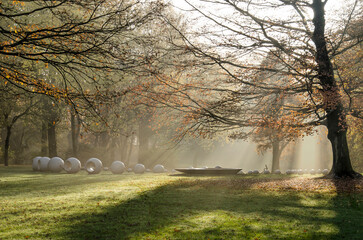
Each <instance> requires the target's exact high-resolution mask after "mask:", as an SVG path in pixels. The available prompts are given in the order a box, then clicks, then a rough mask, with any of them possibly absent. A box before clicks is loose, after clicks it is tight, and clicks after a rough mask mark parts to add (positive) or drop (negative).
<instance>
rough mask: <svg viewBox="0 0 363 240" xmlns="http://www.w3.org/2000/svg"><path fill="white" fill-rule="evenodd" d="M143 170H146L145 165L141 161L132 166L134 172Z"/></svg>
mask: <svg viewBox="0 0 363 240" xmlns="http://www.w3.org/2000/svg"><path fill="white" fill-rule="evenodd" d="M145 170H146V169H145V166H144V165H143V164H141V163H138V164H136V165H135V166H134V173H138V174H141V173H144V172H145Z"/></svg>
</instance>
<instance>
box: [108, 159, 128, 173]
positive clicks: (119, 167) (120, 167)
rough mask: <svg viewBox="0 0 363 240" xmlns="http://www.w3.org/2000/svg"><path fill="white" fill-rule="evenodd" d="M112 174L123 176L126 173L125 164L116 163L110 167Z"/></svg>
mask: <svg viewBox="0 0 363 240" xmlns="http://www.w3.org/2000/svg"><path fill="white" fill-rule="evenodd" d="M110 169H111V172H112V173H113V174H121V173H123V172H124V171H125V169H126V167H125V164H124V163H123V162H121V161H114V162H113V163H112V164H111V166H110Z"/></svg>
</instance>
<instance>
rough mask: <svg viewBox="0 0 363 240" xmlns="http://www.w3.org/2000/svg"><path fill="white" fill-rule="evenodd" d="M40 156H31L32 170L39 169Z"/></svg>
mask: <svg viewBox="0 0 363 240" xmlns="http://www.w3.org/2000/svg"><path fill="white" fill-rule="evenodd" d="M41 158H42V157H35V158H33V165H32V167H33V171H39V159H41Z"/></svg>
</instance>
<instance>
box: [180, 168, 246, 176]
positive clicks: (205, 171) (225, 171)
mask: <svg viewBox="0 0 363 240" xmlns="http://www.w3.org/2000/svg"><path fill="white" fill-rule="evenodd" d="M175 170H177V171H179V172H182V173H186V174H199V175H233V174H237V173H238V172H239V171H241V170H242V169H241V168H176V169H175Z"/></svg>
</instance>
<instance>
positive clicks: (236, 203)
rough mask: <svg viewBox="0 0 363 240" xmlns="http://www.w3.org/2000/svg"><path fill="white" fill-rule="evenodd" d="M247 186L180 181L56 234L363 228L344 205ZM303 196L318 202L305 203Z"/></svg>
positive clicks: (302, 234)
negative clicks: (351, 226)
mask: <svg viewBox="0 0 363 240" xmlns="http://www.w3.org/2000/svg"><path fill="white" fill-rule="evenodd" d="M267 181H268V180H267ZM274 181H276V179H274ZM246 182H247V183H243V184H240V185H238V184H233V183H234V182H233V179H232V180H231V179H227V180H226V181H224V180H223V179H219V180H218V179H217V180H210V179H203V178H202V179H197V180H188V179H184V180H179V181H176V182H174V183H171V184H167V185H163V186H161V187H158V188H156V189H153V190H151V191H146V192H143V193H142V194H139V195H138V197H136V198H132V199H129V200H127V201H123V202H120V203H116V204H114V205H112V206H107V207H102V206H101V205H100V206H98V207H97V208H96V209H95V211H94V212H87V213H83V214H79V215H72V216H71V217H69V218H68V219H65V221H64V222H65V223H68V224H69V225H67V224H66V225H65V226H64V228H61V229H62V231H60V232H54V233H53V234H55V235H57V236H61V237H62V238H64V239H208V238H209V239H256V238H257V239H259V238H261V239H342V238H343V237H345V238H347V239H359V238H358V237H359V236H360V235H359V233H356V232H354V233H352V232H346V231H342V229H344V228H345V227H347V226H348V225H353V226H354V225H356V226H360V225H361V224H362V223H361V220H362V219H360V217H357V218H350V222H348V221H346V220H348V219H346V215H341V214H342V212H343V211H344V210H345V206H340V205H334V204H331V202H329V199H328V203H326V199H324V197H322V196H321V195H319V194H307V195H308V196H305V195H304V196H302V194H303V193H297V192H287V193H281V192H265V191H258V190H251V186H252V184H253V181H251V183H250V184H249V183H248V181H246ZM330 196H331V195H330ZM304 197H305V200H306V201H309V200H312V201H316V202H317V203H316V204H311V205H309V204H304V203H303V198H304ZM361 199H362V198H361ZM343 201H347V199H346V198H343ZM333 203H335V202H334V201H333ZM360 209H361V208H360ZM358 211H359V209H358ZM349 213H350V214H355V213H356V209H355V210H354V209H352V210H351V211H350V212H349ZM348 215H349V214H348ZM329 228H333V229H330V230H329Z"/></svg>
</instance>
